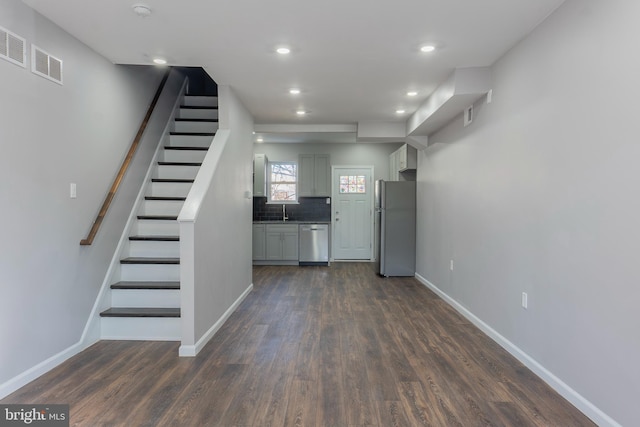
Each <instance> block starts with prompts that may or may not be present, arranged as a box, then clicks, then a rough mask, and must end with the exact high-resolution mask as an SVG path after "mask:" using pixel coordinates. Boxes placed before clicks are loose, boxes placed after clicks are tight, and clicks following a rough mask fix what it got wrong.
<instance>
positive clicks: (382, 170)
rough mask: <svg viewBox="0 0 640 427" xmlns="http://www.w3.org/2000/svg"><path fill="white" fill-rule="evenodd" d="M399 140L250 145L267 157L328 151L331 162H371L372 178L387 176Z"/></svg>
mask: <svg viewBox="0 0 640 427" xmlns="http://www.w3.org/2000/svg"><path fill="white" fill-rule="evenodd" d="M400 145H402V144H400V143H356V144H338V143H306V144H296V143H293V144H291V143H289V144H264V143H262V144H260V143H257V144H254V145H253V152H254V153H261V154H266V155H267V158H268V159H269V160H277V161H292V160H295V161H298V154H329V155H330V156H331V164H332V165H373V166H374V175H375V176H374V179H389V154H391V153H393V152H394V151H395V150H397V149H398V147H400Z"/></svg>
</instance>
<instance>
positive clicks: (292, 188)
mask: <svg viewBox="0 0 640 427" xmlns="http://www.w3.org/2000/svg"><path fill="white" fill-rule="evenodd" d="M268 180H269V184H268V185H269V200H268V201H269V202H271V203H297V202H298V164H297V163H296V162H269V176H268Z"/></svg>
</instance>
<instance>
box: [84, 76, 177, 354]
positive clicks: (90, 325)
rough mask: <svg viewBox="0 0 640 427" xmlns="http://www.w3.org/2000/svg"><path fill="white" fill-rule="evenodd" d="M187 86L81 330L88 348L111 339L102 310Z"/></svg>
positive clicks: (170, 120) (161, 139)
mask: <svg viewBox="0 0 640 427" xmlns="http://www.w3.org/2000/svg"><path fill="white" fill-rule="evenodd" d="M187 86H188V79H187V78H184V80H183V82H182V84H181V86H180V89H179V91H178V94H177V96H176V99H175V102H174V104H173V108H172V113H171V115H170V116H169V119H168V120H167V123H166V125H165V128H164V131H163V132H162V137H161V138H160V139H159V141H158V144H157V146H156V150H155V153H154V155H153V158H152V159H151V162H150V163H149V167H148V169H147V172H146V174H145V177H144V181H143V184H142V186H141V187H140V191H139V192H138V195H137V196H136V199H135V202H134V204H133V206H132V208H131V212H130V214H129V217H128V219H127V222H126V224H125V226H124V228H123V231H122V234H121V236H120V239H119V240H118V244H117V246H116V249H115V251H114V253H113V257H112V258H111V261H110V263H109V267H108V268H107V272H106V273H105V276H104V280H103V281H102V285H101V286H100V291H99V292H98V296H97V297H96V300H95V302H94V305H93V308H92V309H91V313H90V314H89V319H88V320H87V323H86V325H85V329H84V331H83V333H82V338H81V340H80V342H81V343H82V348H86V347H88V346H90V345H92V344H94V343H95V342H97V341H99V340H101V339H109V338H108V337H105V336H103V334H102V327H101V324H102V318H101V317H100V313H101V312H102V311H104V310H106V309H108V308H109V307H110V306H111V296H112V294H111V293H112V290H111V288H110V286H111V284H112V283H114V281H116V279H118V278H119V277H120V273H121V265H120V258H121V257H122V253H123V251H124V249H125V248H126V247H127V243H128V239H129V233H130V231H131V229H132V227H133V226H134V224H135V223H136V220H137V218H136V217H137V214H138V211H139V210H140V207H141V205H142V203H143V202H144V196H145V194H146V193H147V191H148V188H149V185H150V183H151V177H152V175H153V173H154V171H155V166H156V164H157V162H158V159H159V157H160V153H161V152H162V147H163V146H164V145H165V144H167V143H168V140H169V133H170V131H171V129H172V126H173V123H174V121H175V118H176V115H177V114H178V111H179V107H180V103H181V102H182V100H183V98H184V94H185V90H186V88H187ZM148 338H150V337H148ZM167 338H170V339H168V340H179V339H180V336H177V337H175V336H173V335H172V336H171V337H167ZM138 339H141V340H144V339H145V338H144V337H140V338H138ZM154 339H156V338H154Z"/></svg>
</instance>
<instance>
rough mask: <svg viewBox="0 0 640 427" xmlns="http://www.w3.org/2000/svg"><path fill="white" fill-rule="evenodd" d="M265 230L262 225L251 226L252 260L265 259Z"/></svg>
mask: <svg viewBox="0 0 640 427" xmlns="http://www.w3.org/2000/svg"><path fill="white" fill-rule="evenodd" d="M265 232H266V228H265V225H264V224H253V259H254V261H260V260H264V259H267V245H266V234H265Z"/></svg>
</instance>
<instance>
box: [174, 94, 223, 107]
mask: <svg viewBox="0 0 640 427" xmlns="http://www.w3.org/2000/svg"><path fill="white" fill-rule="evenodd" d="M182 105H189V106H197V107H217V106H218V97H217V96H185V97H184V98H183V99H182Z"/></svg>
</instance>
